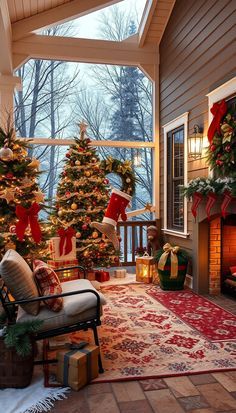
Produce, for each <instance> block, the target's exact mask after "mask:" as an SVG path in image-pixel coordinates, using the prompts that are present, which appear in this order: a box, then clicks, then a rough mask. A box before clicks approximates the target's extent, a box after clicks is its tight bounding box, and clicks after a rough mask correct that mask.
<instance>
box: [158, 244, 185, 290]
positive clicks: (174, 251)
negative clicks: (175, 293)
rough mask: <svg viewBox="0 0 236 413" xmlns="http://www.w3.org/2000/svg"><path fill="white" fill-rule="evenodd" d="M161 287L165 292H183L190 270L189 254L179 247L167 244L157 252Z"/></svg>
mask: <svg viewBox="0 0 236 413" xmlns="http://www.w3.org/2000/svg"><path fill="white" fill-rule="evenodd" d="M156 258H157V261H158V274H159V278H160V287H161V288H162V289H163V290H182V289H183V288H184V282H185V277H186V273H187V268H188V257H187V254H186V253H185V252H184V251H183V250H181V249H180V247H179V246H172V245H171V244H169V243H166V244H165V245H164V246H163V248H162V249H161V250H159V251H157V256H156Z"/></svg>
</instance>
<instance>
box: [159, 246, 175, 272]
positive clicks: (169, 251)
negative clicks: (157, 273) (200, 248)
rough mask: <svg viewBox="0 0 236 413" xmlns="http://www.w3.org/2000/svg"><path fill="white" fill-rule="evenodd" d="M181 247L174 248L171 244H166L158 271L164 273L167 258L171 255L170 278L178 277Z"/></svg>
mask: <svg viewBox="0 0 236 413" xmlns="http://www.w3.org/2000/svg"><path fill="white" fill-rule="evenodd" d="M179 249H180V248H179V247H178V246H175V247H172V246H171V245H170V244H169V243H167V244H165V245H164V247H163V250H164V252H163V254H162V255H161V257H160V259H159V262H158V269H159V270H162V271H164V267H165V265H166V261H167V258H168V257H169V254H170V265H171V267H170V278H176V277H177V275H178V258H177V254H178V252H179Z"/></svg>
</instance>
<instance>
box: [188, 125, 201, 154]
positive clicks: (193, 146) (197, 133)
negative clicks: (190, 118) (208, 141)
mask: <svg viewBox="0 0 236 413" xmlns="http://www.w3.org/2000/svg"><path fill="white" fill-rule="evenodd" d="M202 143H203V134H202V130H201V129H200V127H199V126H198V125H194V127H193V134H192V135H190V136H189V137H188V156H189V157H190V158H193V159H198V158H201V156H202Z"/></svg>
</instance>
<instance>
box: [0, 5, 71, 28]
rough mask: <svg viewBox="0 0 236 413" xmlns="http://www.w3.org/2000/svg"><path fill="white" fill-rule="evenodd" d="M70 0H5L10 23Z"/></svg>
mask: <svg viewBox="0 0 236 413" xmlns="http://www.w3.org/2000/svg"><path fill="white" fill-rule="evenodd" d="M70 1H71V0H7V2H8V8H9V14H10V20H11V22H12V23H15V22H17V21H19V20H22V19H26V18H27V17H30V16H34V15H35V14H38V13H42V12H43V11H46V10H50V9H53V8H54V7H57V6H61V5H62V4H65V3H69V2H70Z"/></svg>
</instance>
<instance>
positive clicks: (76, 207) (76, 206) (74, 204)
mask: <svg viewBox="0 0 236 413" xmlns="http://www.w3.org/2000/svg"><path fill="white" fill-rule="evenodd" d="M70 207H71V209H73V211H76V209H78V205H77V204H76V203H75V202H73V204H71V206H70Z"/></svg>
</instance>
